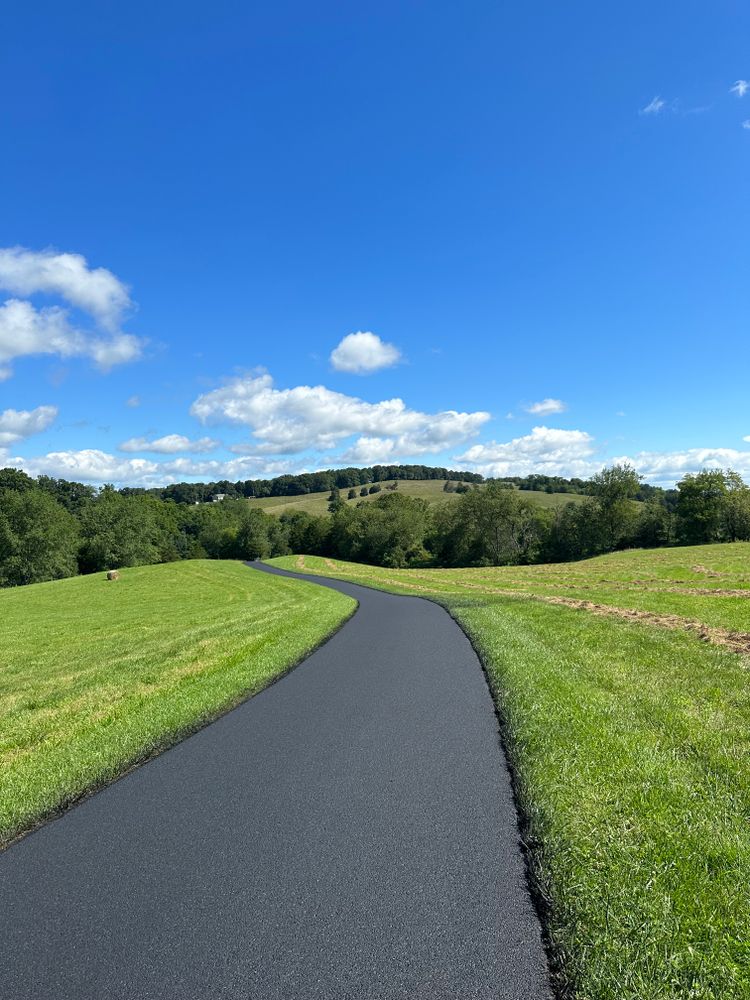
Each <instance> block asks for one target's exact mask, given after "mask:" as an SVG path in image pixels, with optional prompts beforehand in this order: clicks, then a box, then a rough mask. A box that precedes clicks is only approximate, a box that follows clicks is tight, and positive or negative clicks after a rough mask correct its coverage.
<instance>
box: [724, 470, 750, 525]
mask: <svg viewBox="0 0 750 1000" xmlns="http://www.w3.org/2000/svg"><path fill="white" fill-rule="evenodd" d="M724 485H725V487H726V493H725V495H724V506H723V510H722V534H723V536H724V537H725V538H726V539H727V540H728V541H730V542H737V541H748V540H750V488H748V487H747V485H746V484H745V482H744V480H743V479H742V476H740V474H739V473H738V472H733V471H732V470H731V469H728V470H727V471H726V473H725V474H724Z"/></svg>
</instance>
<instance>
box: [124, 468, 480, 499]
mask: <svg viewBox="0 0 750 1000" xmlns="http://www.w3.org/2000/svg"><path fill="white" fill-rule="evenodd" d="M408 479H460V480H462V481H464V482H467V483H481V482H484V478H483V477H482V476H480V475H479V474H478V473H476V472H460V471H456V470H454V469H444V468H442V467H441V466H434V465H372V466H367V467H364V468H354V467H351V468H346V469H323V470H322V471H321V472H302V473H300V474H299V475H296V476H291V475H286V476H276V477H275V478H274V479H244V480H238V481H237V482H231V481H230V480H228V479H220V480H217V481H215V482H211V483H173V484H172V485H171V486H165V487H163V488H162V487H155V488H153V489H147V488H145V487H140V486H130V487H126V488H125V489H123V490H122V491H121V492H122V493H124V494H126V495H127V496H152V497H156V498H157V499H159V500H174V502H175V503H206V502H207V501H209V500H210V499H211V497H212V496H215V495H216V494H217V493H222V494H224V496H226V497H229V498H232V499H240V498H242V497H245V498H250V497H294V496H304V495H305V494H306V493H326V492H328V490H332V489H339V490H347V489H353V488H356V487H361V486H365V485H369V484H370V483H385V482H388V481H389V480H408Z"/></svg>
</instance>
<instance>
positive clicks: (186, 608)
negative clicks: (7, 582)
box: [0, 561, 355, 843]
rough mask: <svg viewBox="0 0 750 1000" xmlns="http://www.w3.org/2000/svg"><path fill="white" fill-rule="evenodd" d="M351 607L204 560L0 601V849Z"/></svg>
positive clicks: (259, 680)
mask: <svg viewBox="0 0 750 1000" xmlns="http://www.w3.org/2000/svg"><path fill="white" fill-rule="evenodd" d="M354 607H355V603H354V601H352V600H350V599H349V598H347V597H344V596H343V595H341V594H337V593H335V592H334V591H330V590H324V589H323V588H321V587H314V586H309V585H306V584H300V583H297V582H295V581H289V580H285V579H283V578H280V577H273V576H269V575H267V574H261V573H257V572H253V571H251V570H249V569H248V568H247V567H246V566H243V565H242V564H240V563H228V562H227V563H222V562H209V561H193V562H183V563H171V564H169V565H163V566H144V567H139V568H134V569H126V570H122V571H121V578H120V580H118V581H117V582H116V583H108V582H107V581H106V580H105V578H104V574H96V575H94V576H86V577H76V578H73V579H69V580H60V581H55V582H54V583H42V584H36V585H34V586H30V587H20V588H16V589H12V590H3V591H0V843H2V842H3V841H7V840H8V839H9V838H11V837H12V836H14V835H15V834H17V833H18V832H19V831H22V830H23V829H26V828H28V827H29V826H30V825H32V824H33V823H34V822H35V821H37V820H38V819H39V818H40V817H42V816H44V815H45V814H47V813H49V812H50V811H51V810H53V809H55V808H58V807H60V806H61V805H63V804H64V803H65V802H67V801H69V800H70V799H71V798H73V797H75V796H77V795H80V794H81V793H82V792H84V791H85V790H87V789H89V788H91V787H92V786H96V785H100V784H102V783H104V782H106V781H108V780H111V779H112V778H113V777H115V776H117V775H118V774H120V773H122V771H123V770H124V769H126V768H127V767H128V766H129V765H130V764H132V763H133V762H134V761H137V760H139V759H142V758H143V757H144V756H146V755H148V754H149V753H151V752H153V751H154V750H157V749H159V748H162V747H165V746H167V745H169V744H170V743H173V742H174V741H175V740H176V739H177V738H179V736H180V735H183V734H185V733H186V732H189V731H191V730H193V729H195V728H197V727H198V726H200V725H201V724H203V723H205V722H206V721H207V720H209V719H211V718H213V717H214V716H216V715H217V714H219V713H221V712H222V711H224V710H226V709H227V708H229V707H231V706H232V705H234V704H237V703H238V702H239V701H241V700H242V699H243V698H245V697H247V696H248V695H251V694H253V693H255V692H257V691H259V690H260V689H261V688H263V687H264V686H266V685H267V684H268V683H269V682H270V681H272V680H273V679H274V678H275V677H277V676H278V675H279V674H280V673H282V672H283V671H284V670H285V669H286V668H288V667H289V666H291V665H293V664H294V663H296V662H297V661H298V660H300V659H301V658H302V657H303V656H304V655H305V653H307V652H308V651H309V650H311V649H312V648H314V647H315V646H316V645H317V644H318V643H319V642H320V641H321V640H322V639H323V638H324V637H325V636H327V635H328V634H329V633H330V632H332V631H333V630H334V629H335V628H336V627H337V626H338V625H339V624H340V623H341V622H342V621H343V620H344V619H345V618H346V617H347V616H348V615H349V614H350V613H351V612H352V610H353V609H354Z"/></svg>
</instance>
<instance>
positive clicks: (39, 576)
mask: <svg viewBox="0 0 750 1000" xmlns="http://www.w3.org/2000/svg"><path fill="white" fill-rule="evenodd" d="M406 479H438V480H444V487H443V488H444V490H445V491H446V494H447V493H449V492H450V493H456V494H459V495H458V496H450V497H449V496H448V495H446V502H445V503H434V504H428V503H427V502H426V501H425V500H424V499H422V498H419V497H413V496H408V495H406V493H405V492H404V491H403V490H399V489H398V483H399V481H400V480H406ZM381 483H382V484H385V488H383V487H381V485H380V484H381ZM326 484H328V485H326ZM360 484H361V485H360ZM366 484H370V485H369V486H368V485H366ZM321 490H323V491H325V490H328V491H329V493H328V514H327V515H325V516H316V515H312V514H309V513H307V512H306V511H302V510H288V511H284V512H283V513H281V514H280V515H279V516H276V515H271V514H267V513H265V512H264V511H263V510H260V509H259V508H258V507H257V506H254V505H251V504H248V503H247V499H246V498H247V497H256V496H296V495H299V494H302V493H305V492H320V491H321ZM534 490H536V491H538V490H542V491H546V492H562V493H582V494H584V496H583V497H577V498H576V500H575V501H573V500H571V501H570V502H569V503H563V504H562V505H561V506H557V507H555V508H554V509H550V508H548V507H546V506H543V505H541V504H540V503H539V502H538V501H537V500H536V499H535V498H534V497H533V496H530V495H529V491H534ZM343 491H346V492H345V493H344V492H343ZM216 494H224V498H223V499H222V500H221V502H214V503H212V502H204V501H210V500H211V498H212V497H215V496H216ZM365 494H366V495H367V499H362V497H364V495H365ZM371 494H375V497H374V499H373V497H372V496H371ZM738 540H750V488H748V486H747V485H746V484H745V483H744V481H743V480H742V478H741V476H739V475H738V474H737V473H735V472H732V471H731V470H727V471H723V470H717V469H712V470H703V471H702V472H700V473H697V474H695V475H686V476H685V477H684V478H683V479H682V480H681V481H680V482H679V483H678V484H677V488H676V489H674V490H663V489H660V488H658V487H654V486H648V485H646V484H644V483H643V482H642V481H641V477H640V476H639V475H638V473H637V472H636V470H635V469H633V468H631V467H630V466H629V465H615V466H612V467H610V468H605V469H603V470H602V471H601V472H600V473H597V475H595V476H593V477H592V478H591V479H590V480H586V481H583V480H579V479H572V480H568V479H560V478H557V477H545V476H528V477H525V478H519V477H514V478H511V479H494V480H488V481H484V480H482V478H481V477H480V476H478V475H476V474H475V473H467V472H460V471H455V470H449V469H442V468H433V467H430V466H421V465H394V466H373V467H372V468H365V469H339V470H328V471H325V472H320V473H310V474H306V475H302V476H281V477H278V478H277V479H274V480H247V481H245V482H239V483H227V482H215V483H200V484H192V483H187V484H178V485H176V486H168V487H165V488H164V489H153V490H145V489H132V488H126V489H121V490H116V489H115V488H114V487H113V486H111V485H110V486H104V487H102V488H101V489H97V488H95V487H93V486H88V485H85V484H82V483H76V482H70V481H68V480H64V479H53V478H51V477H49V476H39V478H38V479H32V478H31V477H30V476H28V475H26V474H25V473H24V472H20V471H19V470H17V469H3V470H0V586H5V587H7V586H18V585H21V584H27V583H38V582H42V581H45V580H55V579H59V578H61V577H67V576H74V575H76V574H77V573H92V572H97V571H101V570H105V569H117V568H120V567H124V566H139V565H145V564H150V563H161V562H172V561H175V560H178V559H205V558H210V559H257V558H265V557H268V556H276V555H288V554H290V553H305V554H310V555H324V556H332V557H337V558H341V559H351V560H354V561H360V562H366V563H372V564H374V565H381V566H391V567H395V568H399V567H407V566H488V565H494V566H503V565H519V564H528V563H539V562H565V561H571V560H575V559H583V558H587V557H589V556H595V555H600V554H602V553H605V552H612V551H615V550H617V549H624V548H637V547H638V548H641V547H642V548H654V547H658V546H665V545H684V544H702V543H706V542H724V541H738Z"/></svg>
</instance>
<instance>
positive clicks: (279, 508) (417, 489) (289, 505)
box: [248, 479, 585, 515]
mask: <svg viewBox="0 0 750 1000" xmlns="http://www.w3.org/2000/svg"><path fill="white" fill-rule="evenodd" d="M444 484H445V480H444V479H399V481H398V491H399V493H403V494H404V496H409V497H419V498H420V499H422V500H426V501H427V502H428V503H430V504H434V503H454V502H455V501H456V500H457V499H458V498H459V497H460V496H461V494H460V493H444V492H443V485H444ZM381 486H382V490H381V492H380V493H370V494H368V495H367V496H366V497H361V496H360V495H359V490H360V487H356V491H357V496H356V497H355V498H354V499H353V500H349V499H347V494H348V492H349V491H348V490H346V489H344V490H341V499H342V500H343V501H344V503H348V504H349V505H350V506H356V505H357V504H358V503H360V502H361V501H363V500H364V501H366V502H368V503H370V502H371V501H373V500H376V499H377V498H378V497H382V496H383V493H387V490H386V486H387V483H381ZM330 495H331V493H330V490H326V491H325V492H324V493H305V494H303V495H301V496H292V497H259V498H257V499H250V500H248V503H249V504H250V505H251V506H252V507H258V508H260V509H261V510H264V511H265V512H266V514H283V513H285V512H286V511H292V510H303V511H305V512H306V513H308V514H317V515H323V514H328V498H329V496H330ZM520 495H521V496H523V497H526V498H527V499H528V500H532V501H533V502H534V503H537V504H539V505H540V506H541V507H553V508H554V507H561V506H563V505H564V504H566V503H571V502H572V503H580V502H581V501H582V500H584V499H585V498H584V497H583V496H581V495H580V494H578V493H543V492H540V491H538V490H524V491H523V492H522V493H521V494H520Z"/></svg>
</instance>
